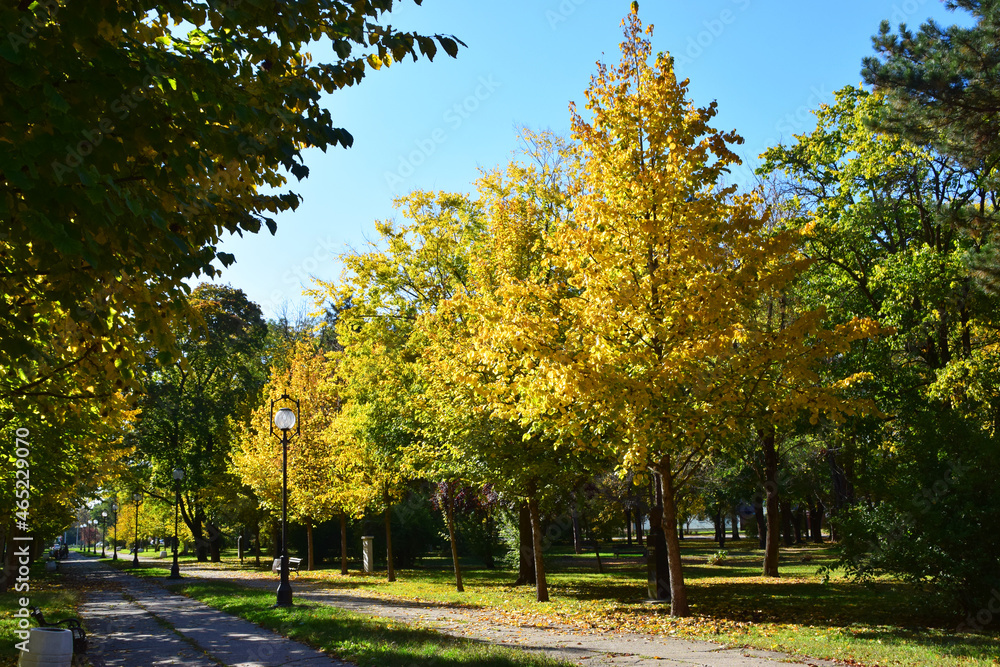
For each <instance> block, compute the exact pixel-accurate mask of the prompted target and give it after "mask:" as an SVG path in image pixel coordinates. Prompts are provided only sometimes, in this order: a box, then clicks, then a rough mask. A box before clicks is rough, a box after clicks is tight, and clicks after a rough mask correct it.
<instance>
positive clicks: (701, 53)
mask: <svg viewBox="0 0 1000 667" xmlns="http://www.w3.org/2000/svg"><path fill="white" fill-rule="evenodd" d="M629 5H630V2H629V0H504V1H503V2H486V1H484V0H424V2H423V5H422V6H416V5H415V4H413V3H412V2H410V1H409V0H404V2H402V3H401V4H400V5H399V6H398V9H397V10H395V11H393V13H392V14H391V15H390V16H389V18H388V19H387V22H388V23H391V24H392V25H393V26H394V27H396V28H399V29H405V30H415V31H418V32H422V33H424V34H433V33H444V34H453V35H455V36H456V37H458V38H460V39H461V40H463V41H464V42H465V43H466V44H467V45H468V48H463V49H461V50H460V52H459V56H458V58H457V59H451V58H448V57H447V56H446V55H445V54H444V53H443V52H442V53H440V54H439V55H438V57H437V58H435V61H434V62H433V63H431V62H428V61H426V60H422V61H419V62H416V63H413V62H410V61H406V62H404V63H400V64H397V65H393V66H392V67H390V68H387V69H383V70H381V71H378V72H371V73H370V74H369V75H368V76H367V77H366V78H365V80H364V81H363V82H362V84H361V85H360V86H356V87H354V88H351V89H347V90H343V91H338V92H337V93H336V94H334V95H331V96H328V97H327V99H326V103H327V105H328V106H329V108H330V109H331V110H332V112H333V114H334V118H335V119H336V122H337V123H338V124H339V125H340V126H342V127H344V128H346V129H347V130H348V131H350V132H351V134H353V135H354V146H353V148H351V149H348V150H344V149H341V148H337V149H331V150H329V151H328V152H327V153H325V154H324V153H322V152H320V151H318V150H313V151H310V152H309V153H308V154H307V157H306V163H307V165H308V166H309V168H310V171H311V173H310V176H309V178H307V179H306V180H304V181H302V182H299V183H293V184H292V190H293V191H295V192H297V193H298V194H300V195H302V197H303V198H304V201H303V202H302V204H301V205H300V207H299V209H298V210H297V211H295V212H293V213H290V214H287V215H283V216H281V217H279V218H278V232H277V235H276V236H271V235H270V234H269V233H268V232H267V231H266V230H265V231H262V232H261V233H260V234H256V235H247V236H246V237H244V238H238V237H235V238H233V239H230V240H227V241H225V242H224V243H223V246H222V250H224V251H226V252H231V253H233V254H235V255H236V259H237V263H236V264H235V265H233V266H232V267H230V268H228V269H225V270H224V271H223V275H222V277H221V279H220V282H224V283H229V284H231V285H233V286H234V287H239V288H241V289H243V290H244V291H245V292H246V293H247V294H248V295H249V297H250V298H251V299H253V300H254V301H256V302H257V303H259V304H260V305H261V306H262V308H263V309H264V313H265V315H266V316H268V317H272V316H274V315H275V313H276V312H278V311H279V310H280V308H281V307H282V304H287V306H288V307H290V308H291V309H292V310H293V311H295V310H296V309H298V308H300V307H301V304H303V303H307V300H306V299H305V298H304V297H303V296H302V294H301V293H302V288H303V287H305V286H308V285H309V284H310V278H311V277H313V276H315V277H318V278H320V279H323V280H335V279H337V278H338V277H339V275H340V270H341V267H340V263H339V261H338V260H337V256H338V255H339V254H340V253H342V252H345V251H347V250H348V249H350V248H356V249H360V248H363V247H364V246H365V244H366V243H367V242H368V240H369V239H373V238H374V221H375V220H382V219H388V218H392V217H394V215H395V212H394V209H393V207H392V200H393V198H394V197H396V196H399V195H402V194H406V193H407V192H409V191H411V190H414V189H425V190H448V191H456V192H470V191H471V187H472V182H473V181H474V180H475V178H476V177H477V176H478V174H479V170H480V169H481V168H483V169H488V168H490V167H493V166H496V165H500V164H504V163H506V162H507V161H509V160H510V158H511V155H512V153H513V152H514V151H515V150H516V148H517V141H516V138H515V127H516V126H518V125H526V126H528V127H530V128H532V129H551V130H553V131H556V132H561V133H568V130H569V112H568V105H569V102H570V101H571V100H575V101H577V102H578V103H581V106H582V100H583V91H584V90H585V89H586V88H587V86H588V84H589V80H590V76H591V75H592V74H593V73H594V71H595V63H596V62H597V61H598V60H606V61H607V62H610V63H614V62H617V61H618V44H619V43H620V42H621V39H622V32H621V20H622V18H623V17H624V16H625V14H626V13H627V12H628V10H629ZM639 14H640V17H641V18H642V19H643V21H644V22H645V23H647V24H648V23H653V24H654V25H655V32H654V36H653V48H654V51H669V52H670V53H671V54H673V55H674V58H675V62H676V67H677V72H678V75H679V76H682V77H688V78H690V80H691V85H690V94H691V97H692V99H693V101H694V102H695V104H697V105H699V106H704V105H706V104H708V103H710V102H711V101H712V100H716V101H718V103H719V116H718V117H717V118H716V123H715V125H716V127H719V128H720V129H736V130H737V131H738V132H739V133H740V134H741V135H742V136H743V137H744V139H745V140H746V143H745V144H744V145H743V146H742V147H741V148H742V154H743V155H744V157H745V159H746V161H747V163H748V165H751V166H752V164H753V161H754V160H755V159H756V156H757V155H759V154H760V153H761V152H763V150H764V149H765V148H767V147H768V146H771V145H773V144H774V143H776V142H778V141H780V140H785V141H787V140H789V139H790V138H791V136H792V134H794V133H801V132H804V131H807V130H808V129H810V127H811V126H812V125H813V121H812V116H811V114H810V113H809V112H810V110H811V109H814V108H815V107H817V106H818V105H819V104H820V103H823V102H828V101H830V100H831V99H832V95H833V91H835V90H837V89H839V88H841V87H843V86H845V85H850V84H858V83H860V81H861V75H860V70H861V59H862V58H863V57H864V56H866V55H870V54H871V53H872V47H871V36H872V35H873V34H875V33H876V32H877V30H878V26H879V22H880V21H881V20H883V19H889V20H890V21H891V22H892V23H893V25H894V26H895V25H897V24H898V23H900V22H906V23H907V24H909V25H910V26H912V27H914V28H915V27H917V26H918V25H919V24H920V23H922V22H924V21H925V20H926V19H927V18H930V17H933V18H935V19H936V20H938V21H939V22H941V23H945V24H951V23H955V22H961V23H966V24H967V23H969V20H968V18H967V16H966V15H963V14H953V13H951V12H947V11H946V10H945V9H944V6H943V3H941V2H939V1H938V0H840V1H839V2H813V1H809V0H806V1H800V2H774V1H771V2H766V1H765V0H699V1H693V0H644V1H642V2H641V3H640V10H639ZM313 55H314V57H315V58H316V59H329V58H328V55H327V52H326V51H325V50H324V49H322V48H317V49H315V50H314V51H313ZM737 176H738V175H737Z"/></svg>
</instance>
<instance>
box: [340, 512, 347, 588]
mask: <svg viewBox="0 0 1000 667" xmlns="http://www.w3.org/2000/svg"><path fill="white" fill-rule="evenodd" d="M340 573H341V574H347V514H346V513H344V512H341V513H340Z"/></svg>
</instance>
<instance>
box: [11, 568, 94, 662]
mask: <svg viewBox="0 0 1000 667" xmlns="http://www.w3.org/2000/svg"><path fill="white" fill-rule="evenodd" d="M30 586H31V589H30V591H28V592H27V593H18V592H15V591H14V590H13V589H11V590H10V591H8V592H6V593H4V594H2V595H0V666H2V667H13V666H14V665H17V660H18V656H19V654H20V651H18V650H17V649H16V648H15V647H14V645H15V644H16V643H17V642H19V641H21V640H20V639H19V638H18V637H17V635H15V634H14V631H15V630H16V629H17V628H18V619H16V618H15V617H14V613H15V612H16V611H18V610H19V609H20V599H21V598H22V597H27V598H28V599H29V605H28V606H29V607H38V608H39V609H41V610H42V613H43V614H44V615H45V620H47V621H49V622H51V621H58V620H62V619H64V618H67V617H69V616H76V606H77V602H78V600H79V594H78V592H77V591H76V590H73V589H70V588H67V587H66V586H64V585H63V582H62V580H61V577H60V575H59V574H58V573H52V572H45V570H44V568H43V567H42V565H41V563H38V562H36V563H35V565H34V567H32V570H31V581H30ZM30 624H31V627H34V626H35V625H36V624H35V622H34V620H31V621H30Z"/></svg>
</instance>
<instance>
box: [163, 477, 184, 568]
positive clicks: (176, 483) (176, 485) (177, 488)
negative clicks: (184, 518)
mask: <svg viewBox="0 0 1000 667" xmlns="http://www.w3.org/2000/svg"><path fill="white" fill-rule="evenodd" d="M182 479H184V471H183V470H181V469H180V468H174V489H175V491H176V496H175V499H174V564H173V565H171V566H170V576H169V577H167V579H180V578H181V568H180V566H179V565H178V564H177V517H178V513H179V512H180V508H181V480H182Z"/></svg>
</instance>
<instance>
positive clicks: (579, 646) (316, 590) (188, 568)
mask: <svg viewBox="0 0 1000 667" xmlns="http://www.w3.org/2000/svg"><path fill="white" fill-rule="evenodd" d="M143 560H145V559H143ZM149 560H150V562H161V563H162V561H158V560H157V559H149ZM181 574H182V575H183V576H184V577H185V578H186V579H220V580H226V581H236V582H238V583H240V584H242V585H246V586H252V587H254V588H263V589H266V590H273V589H275V588H276V587H277V575H273V576H271V577H267V578H260V575H259V573H257V572H254V571H250V570H229V569H220V568H217V567H211V566H209V567H200V566H198V565H185V566H184V567H183V568H182V570H181ZM293 579H294V577H293ZM292 588H293V590H294V595H295V599H296V600H308V601H310V602H317V603H321V604H328V605H333V606H336V607H341V608H343V609H348V610H350V611H354V612H357V613H359V614H364V615H367V616H377V617H383V618H388V619H393V620H395V621H402V622H405V623H410V624H414V625H419V626H421V627H426V628H432V629H434V630H437V631H439V632H442V633H444V634H448V635H452V636H455V637H463V638H466V639H474V640H478V641H485V642H489V643H491V644H499V645H503V646H509V647H511V648H515V649H520V650H529V651H539V652H542V653H545V654H547V655H549V656H551V657H554V658H559V659H562V660H568V661H570V662H574V663H577V664H580V665H586V666H588V667H668V666H675V667H695V666H697V667H784V666H787V665H799V666H804V665H810V666H813V667H837V666H838V665H839V663H836V662H831V661H828V660H814V659H805V661H800V660H799V659H796V658H792V657H791V656H789V655H787V654H784V653H775V652H769V651H758V650H753V649H739V648H736V649H727V648H725V647H724V646H721V645H719V644H714V643H711V642H704V641H690V640H683V639H673V638H668V637H657V636H651V635H638V634H626V633H596V632H595V633H584V632H581V631H579V630H578V629H576V628H570V627H568V626H566V627H560V626H554V625H551V626H548V627H538V626H535V625H512V624H508V623H504V622H502V621H501V619H498V618H497V617H496V616H495V615H493V614H490V613H489V612H486V611H481V610H475V609H468V608H461V607H451V606H447V605H437V604H427V603H421V602H409V601H401V600H392V599H387V598H380V597H375V596H372V595H370V594H364V593H358V592H356V591H353V590H352V589H339V588H334V587H332V586H330V585H324V584H312V583H308V582H306V581H303V580H298V581H294V580H293V582H292Z"/></svg>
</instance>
